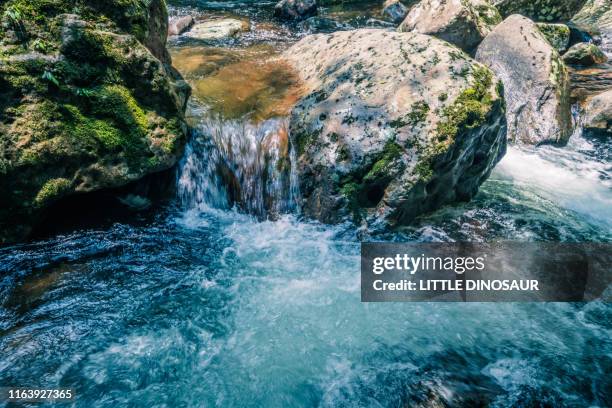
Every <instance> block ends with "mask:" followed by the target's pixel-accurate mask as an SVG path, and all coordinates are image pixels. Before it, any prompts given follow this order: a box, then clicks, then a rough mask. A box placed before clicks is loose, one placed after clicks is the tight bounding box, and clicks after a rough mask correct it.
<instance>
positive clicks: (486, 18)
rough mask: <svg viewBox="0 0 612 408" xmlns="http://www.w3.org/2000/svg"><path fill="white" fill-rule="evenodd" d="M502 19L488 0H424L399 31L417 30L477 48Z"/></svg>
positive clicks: (460, 46)
mask: <svg viewBox="0 0 612 408" xmlns="http://www.w3.org/2000/svg"><path fill="white" fill-rule="evenodd" d="M500 22H501V16H500V15H499V12H498V11H497V9H496V8H495V7H493V6H492V5H491V4H490V3H489V2H488V1H487V0H422V1H421V2H420V3H418V4H417V5H416V6H414V7H413V8H412V9H411V10H410V13H408V15H407V16H406V19H405V20H404V21H403V22H402V24H401V25H400V27H399V31H414V32H417V33H421V34H430V35H433V36H436V37H438V38H441V39H443V40H445V41H448V42H450V43H451V44H454V45H456V46H457V47H459V48H461V49H463V50H466V51H470V50H473V49H474V48H475V47H476V46H477V45H478V44H479V43H480V42H481V41H482V40H483V38H485V37H486V36H487V35H488V34H489V33H490V32H491V30H492V29H493V27H494V26H495V25H496V24H499V23H500Z"/></svg>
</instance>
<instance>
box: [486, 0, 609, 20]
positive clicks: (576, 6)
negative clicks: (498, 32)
mask: <svg viewBox="0 0 612 408" xmlns="http://www.w3.org/2000/svg"><path fill="white" fill-rule="evenodd" d="M603 1H607V0H603ZM492 3H493V5H495V6H496V7H497V8H498V9H499V11H500V13H501V14H502V16H504V17H507V16H509V15H511V14H521V15H523V16H526V17H529V18H530V19H533V20H537V21H562V20H565V21H567V20H569V19H570V18H572V16H573V15H574V14H576V12H578V10H580V8H581V7H582V6H583V4H584V3H585V0H492Z"/></svg>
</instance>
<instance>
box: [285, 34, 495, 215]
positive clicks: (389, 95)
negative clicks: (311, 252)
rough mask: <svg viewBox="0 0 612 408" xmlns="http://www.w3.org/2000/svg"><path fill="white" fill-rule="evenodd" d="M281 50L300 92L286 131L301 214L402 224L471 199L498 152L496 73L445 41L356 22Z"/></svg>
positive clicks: (307, 38) (309, 37) (485, 176)
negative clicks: (358, 25)
mask: <svg viewBox="0 0 612 408" xmlns="http://www.w3.org/2000/svg"><path fill="white" fill-rule="evenodd" d="M284 56H285V58H286V59H287V60H288V61H289V63H290V64H291V65H292V66H293V67H294V68H295V69H296V70H297V72H298V73H299V75H300V78H301V79H302V81H303V82H304V85H303V86H304V89H305V90H306V93H305V96H304V97H302V98H301V99H300V100H299V102H298V103H297V105H296V106H295V107H294V108H293V110H292V112H291V117H290V135H291V140H292V144H293V146H294V147H295V149H296V154H297V157H298V163H297V170H298V173H299V180H300V192H301V194H302V198H303V211H304V213H305V214H306V215H307V216H310V217H314V218H316V219H318V220H320V221H323V222H327V223H334V222H339V221H341V220H343V219H345V218H346V217H351V216H352V217H353V219H354V220H355V221H357V222H364V221H365V222H367V224H368V227H370V226H376V225H378V226H394V225H398V224H403V223H407V222H409V221H410V220H412V219H414V217H416V216H418V215H419V214H422V213H425V212H428V211H431V210H434V209H436V208H438V207H440V206H441V205H443V204H446V203H452V202H454V201H457V200H467V199H469V198H470V197H472V196H473V195H474V194H475V193H476V191H477V190H478V187H479V185H480V184H481V183H482V182H483V181H484V180H485V179H486V178H487V176H488V174H489V172H490V171H491V169H492V167H493V166H494V165H495V163H497V161H498V160H499V159H500V158H501V157H502V156H503V154H504V152H505V147H506V132H505V116H504V108H503V106H504V103H503V98H502V96H501V95H500V93H499V92H500V90H501V88H500V87H499V86H498V85H499V83H498V81H497V79H496V78H495V77H494V75H493V73H492V72H491V71H490V70H489V69H487V68H486V67H484V66H483V65H480V64H478V63H477V62H475V61H473V60H472V59H470V58H469V57H468V56H467V55H466V54H464V53H463V52H461V51H460V50H458V49H457V48H455V47H453V46H452V45H450V44H448V43H446V42H444V41H441V40H438V39H436V38H434V37H430V36H426V35H422V34H417V33H398V32H390V31H386V30H377V29H360V30H355V31H345V32H337V33H334V34H329V35H322V34H319V35H312V36H308V37H305V38H304V39H302V40H301V41H300V42H298V43H297V44H295V45H294V46H292V47H291V48H290V49H289V50H287V51H286V53H285V54H284Z"/></svg>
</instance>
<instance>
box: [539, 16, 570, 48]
mask: <svg viewBox="0 0 612 408" xmlns="http://www.w3.org/2000/svg"><path fill="white" fill-rule="evenodd" d="M537 26H538V28H539V29H540V31H541V32H542V34H544V37H545V38H546V40H548V42H549V43H550V45H552V46H553V47H555V49H556V50H557V51H558V52H563V51H565V50H566V49H567V46H568V45H569V42H570V29H569V27H568V26H566V25H565V24H550V23H537Z"/></svg>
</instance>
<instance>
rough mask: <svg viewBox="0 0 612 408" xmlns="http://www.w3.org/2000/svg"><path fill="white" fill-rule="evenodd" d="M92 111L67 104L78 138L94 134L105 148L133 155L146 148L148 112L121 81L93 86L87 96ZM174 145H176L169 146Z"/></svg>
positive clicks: (169, 147) (70, 123)
mask: <svg viewBox="0 0 612 408" xmlns="http://www.w3.org/2000/svg"><path fill="white" fill-rule="evenodd" d="M88 99H90V100H89V105H90V106H91V108H90V109H89V111H87V110H85V111H84V109H83V108H79V107H77V106H75V105H69V104H66V105H64V108H65V109H66V111H67V112H68V113H69V120H68V121H67V123H69V125H70V126H71V133H72V134H73V135H74V136H75V137H77V138H79V139H87V138H94V139H95V140H97V141H99V142H100V143H101V144H102V145H103V146H104V147H105V148H106V149H109V150H117V149H122V150H124V151H125V152H126V153H128V155H129V156H131V157H134V156H138V155H140V154H142V152H144V151H145V150H146V146H145V145H144V138H145V137H146V135H147V131H148V129H147V128H148V120H147V117H146V113H145V112H144V111H143V110H142V108H141V107H140V106H139V105H138V103H137V102H136V100H135V99H134V97H133V96H132V95H131V93H130V92H129V91H128V90H127V89H126V88H125V87H123V86H120V85H107V86H103V87H99V88H96V89H94V90H92V92H91V96H89V97H88ZM167 148H168V149H169V150H170V149H173V146H167Z"/></svg>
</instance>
